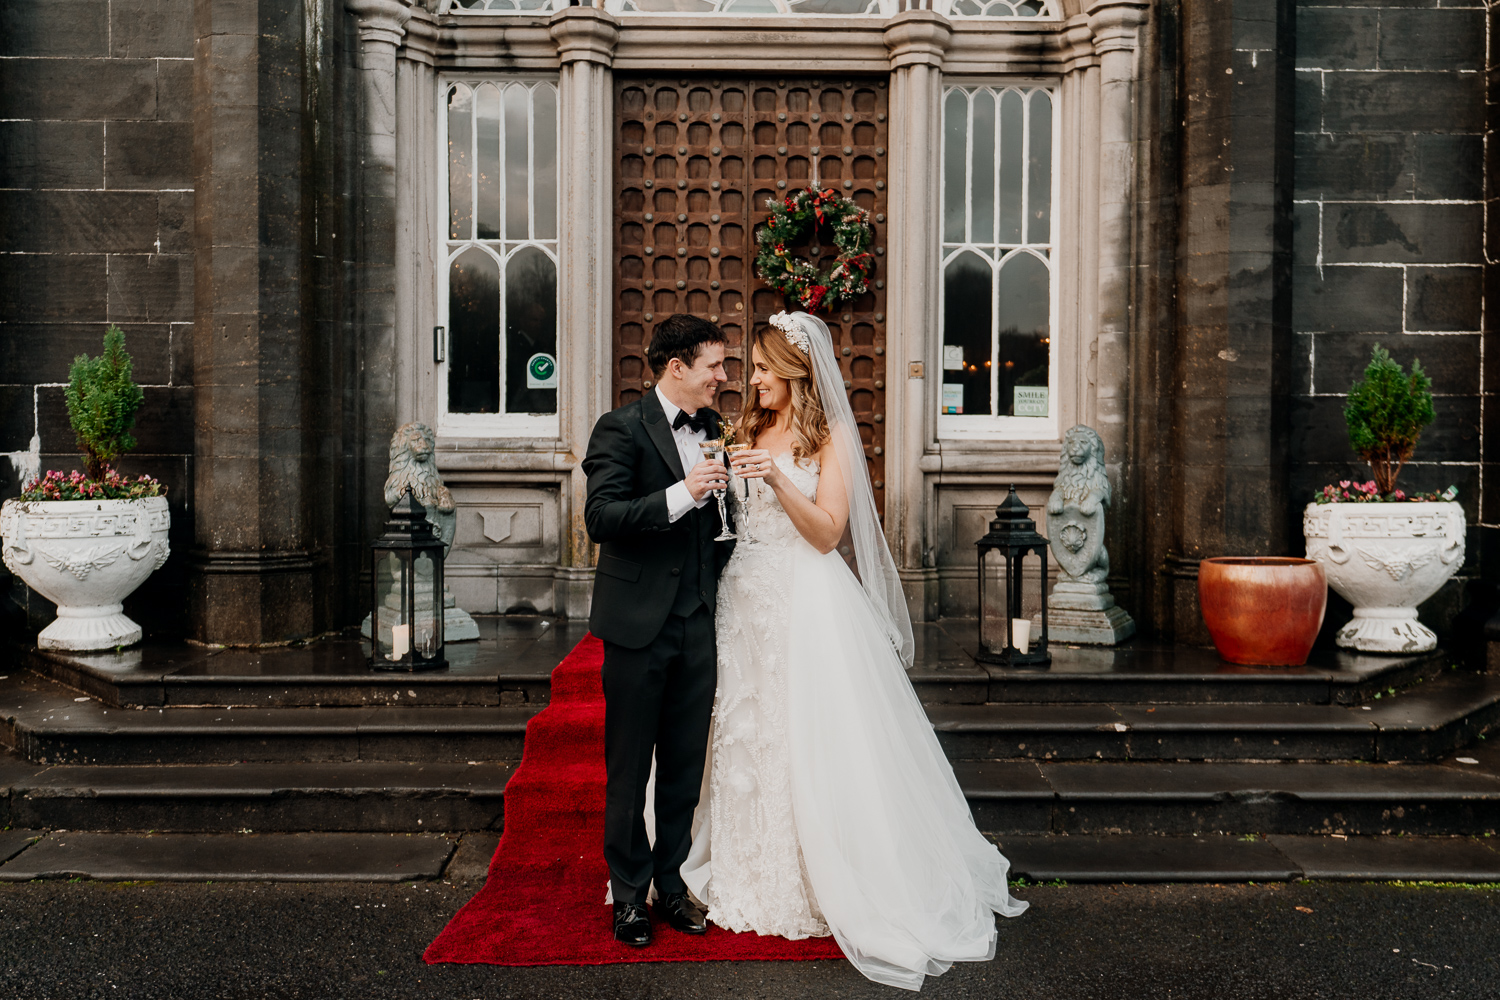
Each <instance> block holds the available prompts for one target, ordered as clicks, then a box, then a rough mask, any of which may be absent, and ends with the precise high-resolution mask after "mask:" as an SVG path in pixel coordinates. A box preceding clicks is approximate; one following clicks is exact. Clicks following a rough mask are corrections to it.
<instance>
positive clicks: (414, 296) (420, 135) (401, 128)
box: [388, 7, 443, 430]
mask: <svg viewBox="0 0 1500 1000" xmlns="http://www.w3.org/2000/svg"><path fill="white" fill-rule="evenodd" d="M437 42H438V29H437V26H436V24H434V19H433V16H432V15H431V14H430V13H428V12H427V11H426V10H424V9H422V8H421V7H417V8H414V9H413V10H412V17H411V19H410V20H408V21H407V22H406V36H405V38H404V39H403V40H402V45H401V47H400V48H399V49H398V50H397V54H396V134H397V135H398V136H400V142H398V143H397V144H396V171H395V176H394V178H393V183H394V185H395V219H394V223H395V258H394V260H395V274H394V288H395V303H394V313H393V315H394V317H395V343H396V351H397V358H398V359H399V360H398V363H397V365H396V371H395V378H396V393H395V414H394V416H393V420H394V422H395V424H396V425H397V426H399V425H401V424H405V423H409V422H410V421H413V420H420V421H422V422H423V423H426V424H430V425H434V426H435V425H436V420H435V415H436V414H437V413H438V412H439V408H440V407H441V405H442V403H441V400H440V399H439V398H438V383H437V377H436V368H437V363H436V362H435V361H434V360H433V343H432V340H433V330H432V328H433V324H434V322H435V319H434V318H435V317H436V316H437V315H438V312H437V303H436V301H435V295H434V291H435V282H436V279H437V278H438V276H439V275H440V274H441V273H442V267H443V262H442V259H441V254H440V253H438V252H435V247H434V244H433V233H434V231H435V230H436V224H437V219H436V215H437V205H438V201H437V193H438V192H437V180H436V177H439V176H442V175H443V170H442V167H441V166H439V168H438V169H437V170H436V171H435V170H434V169H433V156H434V155H435V151H436V150H437V125H438V118H437V116H436V115H434V114H433V108H434V107H436V106H437V73H436V70H435V69H434V66H433V59H434V56H435V53H436V50H437ZM390 429H393V428H390ZM388 430H389V429H388Z"/></svg>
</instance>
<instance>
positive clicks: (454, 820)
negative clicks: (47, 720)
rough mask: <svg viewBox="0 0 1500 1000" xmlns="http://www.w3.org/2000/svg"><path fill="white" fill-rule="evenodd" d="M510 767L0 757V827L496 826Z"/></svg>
mask: <svg viewBox="0 0 1500 1000" xmlns="http://www.w3.org/2000/svg"><path fill="white" fill-rule="evenodd" d="M514 770H515V766H514V765H513V764H504V763H488V764H480V763H475V764H405V763H303V762H299V763H294V764H199V765H177V766H165V765H161V766H158V765H113V766H78V765H60V766H51V765H39V764H32V763H30V762H27V761H24V760H21V759H20V758H18V757H15V756H13V755H7V756H6V758H4V759H0V795H3V799H0V827H4V826H12V827H31V828H38V829H63V830H113V831H156V832H223V833H229V832H237V831H242V830H250V831H255V832H259V833H269V832H287V831H299V830H319V831H329V832H333V831H340V832H392V833H394V832H405V833H418V832H428V833H434V832H436V833H442V832H448V831H466V830H499V829H501V827H502V826H503V824H504V818H505V805H504V803H505V785H506V782H508V781H509V780H510V776H511V773H512V772H513V771H514Z"/></svg>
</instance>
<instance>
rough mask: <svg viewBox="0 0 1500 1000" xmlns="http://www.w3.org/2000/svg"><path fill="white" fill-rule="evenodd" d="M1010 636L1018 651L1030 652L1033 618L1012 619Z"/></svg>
mask: <svg viewBox="0 0 1500 1000" xmlns="http://www.w3.org/2000/svg"><path fill="white" fill-rule="evenodd" d="M1010 636H1011V639H1012V641H1013V644H1014V645H1015V647H1016V651H1017V652H1020V653H1028V652H1030V651H1031V619H1030V618H1012V619H1011V620H1010Z"/></svg>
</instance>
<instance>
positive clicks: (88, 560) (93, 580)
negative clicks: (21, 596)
mask: <svg viewBox="0 0 1500 1000" xmlns="http://www.w3.org/2000/svg"><path fill="white" fill-rule="evenodd" d="M171 523H172V520H171V513H170V512H169V511H168V510H167V498H166V497H144V498H142V499H139V500H7V501H5V504H4V505H3V506H0V536H3V538H4V543H3V554H4V558H5V567H6V569H9V570H10V571H11V572H12V573H14V574H15V575H16V576H18V577H20V578H21V579H22V580H24V581H25V582H26V585H27V586H28V587H30V588H31V589H32V590H35V591H36V592H37V593H39V594H41V595H42V596H43V597H45V598H47V599H48V600H49V601H52V602H53V603H55V604H56V605H57V620H56V621H54V622H53V623H52V624H50V625H48V626H47V627H46V628H44V629H43V630H42V632H41V634H40V635H38V636H37V645H38V646H41V647H43V648H46V649H113V648H114V647H116V646H129V645H130V644H131V643H135V642H140V641H141V627H140V626H139V625H137V624H136V623H135V622H133V621H131V620H130V618H129V617H127V616H126V615H125V613H124V610H123V607H122V602H123V601H124V600H125V598H127V597H129V596H130V595H131V594H132V593H134V591H135V589H136V588H137V587H139V586H140V585H141V584H143V583H145V582H146V578H147V577H148V576H150V575H151V574H152V573H154V572H155V571H156V570H158V569H160V568H161V565H162V563H164V562H166V561H167V555H168V552H169V549H168V547H167V529H168V528H169V527H170V526H171Z"/></svg>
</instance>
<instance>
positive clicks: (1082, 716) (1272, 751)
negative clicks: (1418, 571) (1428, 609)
mask: <svg viewBox="0 0 1500 1000" xmlns="http://www.w3.org/2000/svg"><path fill="white" fill-rule="evenodd" d="M927 714H928V717H929V718H930V719H931V720H932V722H933V725H934V727H935V728H936V729H937V732H938V738H939V740H940V741H941V743H942V745H943V749H944V750H945V751H946V752H947V754H948V756H949V758H950V759H952V760H994V759H1004V758H1012V757H1027V758H1034V759H1042V760H1084V759H1099V760H1367V761H1421V760H1432V759H1434V758H1436V757H1439V756H1441V755H1443V754H1445V753H1447V752H1449V751H1451V750H1452V749H1454V748H1455V747H1458V746H1462V745H1464V744H1466V743H1468V742H1470V741H1471V740H1473V739H1474V738H1475V737H1477V736H1479V735H1480V734H1482V733H1483V732H1484V731H1485V730H1487V729H1488V728H1490V727H1491V726H1493V725H1494V724H1495V723H1496V722H1497V721H1500V675H1497V674H1475V673H1467V672H1461V671H1447V672H1445V673H1444V675H1443V676H1441V677H1438V678H1436V679H1434V680H1431V681H1427V682H1425V683H1421V684H1418V685H1416V686H1414V687H1412V688H1410V689H1408V690H1407V691H1404V692H1401V693H1399V694H1398V695H1397V696H1395V697H1387V698H1383V699H1381V700H1379V701H1376V702H1374V703H1373V704H1367V705H1356V706H1342V705H1280V704H1270V705H1264V704H1250V705H1246V704H1207V705H1173V704H1165V705H1150V704H1138V703H1137V704H1126V703H1115V704H1061V705H1059V704H1039V705H1017V704H988V705H964V704H929V705H928V706H927Z"/></svg>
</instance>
